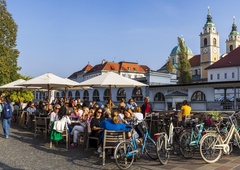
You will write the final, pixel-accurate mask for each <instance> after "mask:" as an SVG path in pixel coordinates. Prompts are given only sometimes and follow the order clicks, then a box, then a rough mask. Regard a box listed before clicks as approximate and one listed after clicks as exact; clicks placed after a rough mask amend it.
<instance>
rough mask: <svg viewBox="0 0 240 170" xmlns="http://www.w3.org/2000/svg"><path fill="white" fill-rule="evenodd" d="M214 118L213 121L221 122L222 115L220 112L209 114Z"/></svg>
mask: <svg viewBox="0 0 240 170" xmlns="http://www.w3.org/2000/svg"><path fill="white" fill-rule="evenodd" d="M207 114H208V115H211V116H212V119H215V120H219V119H220V118H221V113H220V112H219V111H211V112H208V113H207Z"/></svg>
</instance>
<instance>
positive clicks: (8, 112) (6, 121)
mask: <svg viewBox="0 0 240 170" xmlns="http://www.w3.org/2000/svg"><path fill="white" fill-rule="evenodd" d="M12 112H13V104H12V102H11V100H10V96H7V97H5V103H4V105H3V114H2V116H3V117H2V127H3V133H4V136H5V138H6V139H7V138H8V136H9V130H10V124H11V119H12Z"/></svg>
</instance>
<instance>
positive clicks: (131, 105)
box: [125, 98, 137, 110]
mask: <svg viewBox="0 0 240 170" xmlns="http://www.w3.org/2000/svg"><path fill="white" fill-rule="evenodd" d="M136 106H137V103H135V102H134V101H133V99H132V98H131V99H129V100H128V103H127V104H126V106H125V108H126V109H128V108H130V109H132V110H134V108H135V107H136Z"/></svg>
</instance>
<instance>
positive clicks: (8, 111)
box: [3, 103, 13, 119]
mask: <svg viewBox="0 0 240 170" xmlns="http://www.w3.org/2000/svg"><path fill="white" fill-rule="evenodd" d="M12 115H13V114H12V107H11V104H10V103H5V104H4V107H3V118H4V119H9V118H12Z"/></svg>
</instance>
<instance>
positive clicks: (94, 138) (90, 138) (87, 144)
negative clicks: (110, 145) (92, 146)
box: [86, 124, 99, 150]
mask: <svg viewBox="0 0 240 170" xmlns="http://www.w3.org/2000/svg"><path fill="white" fill-rule="evenodd" d="M86 130H87V134H86V150H88V149H89V141H90V140H96V142H97V144H98V143H99V138H98V137H95V136H89V135H90V133H91V127H90V124H89V125H88V128H87V129H86Z"/></svg>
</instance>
